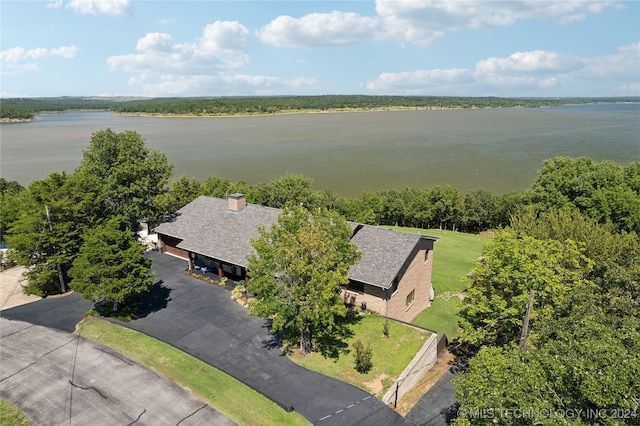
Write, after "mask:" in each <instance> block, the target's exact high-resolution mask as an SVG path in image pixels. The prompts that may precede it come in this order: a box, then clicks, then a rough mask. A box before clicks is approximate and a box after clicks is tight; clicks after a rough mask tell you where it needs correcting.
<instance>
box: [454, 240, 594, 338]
mask: <svg viewBox="0 0 640 426" xmlns="http://www.w3.org/2000/svg"><path fill="white" fill-rule="evenodd" d="M583 252H584V249H583V248H582V247H581V246H580V245H579V244H577V243H575V242H574V241H571V240H567V241H566V242H564V243H561V242H559V241H554V240H536V239H535V238H532V237H529V236H521V237H518V236H516V235H515V234H514V233H513V232H508V231H503V232H499V233H498V234H496V237H495V238H494V239H493V240H492V241H491V242H490V243H488V244H487V245H485V247H484V248H483V253H482V254H483V255H482V257H481V258H480V259H479V260H477V261H476V263H475V266H474V268H473V270H472V272H471V280H472V281H471V284H470V285H469V287H468V288H467V291H466V296H467V297H466V298H465V303H466V304H467V305H466V306H465V307H464V308H463V309H462V311H461V313H460V315H461V317H462V319H461V321H460V326H461V328H462V330H463V338H464V339H465V340H466V341H467V342H469V343H471V344H474V345H482V344H491V345H507V344H510V343H513V342H515V341H517V340H518V338H519V335H520V331H521V329H522V327H523V323H524V313H525V309H526V306H527V302H528V299H529V292H530V291H531V290H534V291H535V292H536V293H535V303H534V305H533V311H532V314H531V321H532V323H534V324H535V323H536V322H538V321H540V322H542V321H544V320H547V319H549V318H552V317H553V315H554V312H555V309H556V308H557V307H558V306H559V305H560V304H561V303H562V302H563V301H564V300H565V298H566V297H567V295H568V294H569V293H570V292H572V291H575V290H576V289H577V288H579V287H581V286H588V285H591V283H590V282H589V281H588V280H587V279H585V274H586V272H585V271H588V270H589V269H590V268H591V267H592V263H593V262H592V261H591V260H589V259H588V258H587V257H585V256H584V254H583Z"/></svg>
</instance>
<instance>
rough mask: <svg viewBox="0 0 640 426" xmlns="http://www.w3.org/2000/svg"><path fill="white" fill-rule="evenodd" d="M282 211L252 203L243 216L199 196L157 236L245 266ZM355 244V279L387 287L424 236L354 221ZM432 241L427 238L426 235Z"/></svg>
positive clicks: (163, 225) (161, 227) (218, 200)
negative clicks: (256, 242)
mask: <svg viewBox="0 0 640 426" xmlns="http://www.w3.org/2000/svg"><path fill="white" fill-rule="evenodd" d="M281 212H282V210H280V209H275V208H271V207H264V206H259V205H256V204H249V203H247V205H246V207H245V208H243V209H242V210H240V211H239V212H232V211H229V209H228V204H227V200H225V199H221V198H212V197H207V196H204V195H203V196H200V197H198V198H196V199H195V200H194V201H192V202H191V203H189V204H187V205H186V206H184V207H183V208H181V209H180V210H178V211H177V212H176V214H175V215H174V217H173V219H171V220H169V221H167V222H164V223H161V224H160V225H158V226H157V227H156V228H155V232H157V233H159V234H164V235H168V236H170V237H174V238H178V239H180V240H182V241H181V242H180V243H179V244H178V245H177V247H178V248H181V249H184V250H187V251H190V252H194V253H198V254H201V255H204V256H208V257H212V258H216V259H219V260H222V261H223V262H227V263H231V264H235V265H239V266H242V267H246V266H247V264H248V261H247V257H248V256H249V255H250V254H251V253H253V250H254V249H253V246H252V245H251V239H252V238H258V237H259V234H258V227H259V226H260V225H262V226H264V227H266V228H269V227H270V226H271V225H273V224H274V223H275V222H277V221H278V216H279V215H280V213H281ZM349 224H350V225H351V227H352V229H353V230H354V233H353V236H352V237H351V241H352V242H354V243H355V244H356V245H357V247H358V250H359V251H360V252H361V253H362V257H361V259H360V261H359V262H358V263H357V264H356V265H352V266H351V267H350V268H349V274H350V275H351V279H352V280H354V281H360V282H363V283H366V284H370V285H373V286H376V287H382V288H384V289H388V288H390V287H391V286H392V285H393V280H394V278H395V277H396V275H397V274H398V272H400V270H401V269H402V268H403V266H404V265H405V263H406V261H407V259H408V258H409V256H411V255H412V254H413V253H414V249H415V248H416V245H417V244H418V243H419V241H420V239H421V238H423V237H421V236H420V235H417V234H409V233H406V232H400V231H393V230H389V229H383V228H377V227H375V226H370V225H361V224H358V223H354V222H349ZM427 238H428V237H427Z"/></svg>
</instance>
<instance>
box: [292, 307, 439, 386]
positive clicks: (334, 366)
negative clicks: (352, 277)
mask: <svg viewBox="0 0 640 426" xmlns="http://www.w3.org/2000/svg"><path fill="white" fill-rule="evenodd" d="M384 321H385V318H383V317H380V316H378V315H373V314H369V315H361V316H359V317H358V319H357V320H356V321H351V322H350V324H349V327H350V329H351V331H352V336H350V337H349V338H347V339H346V340H345V343H347V345H348V346H347V347H345V348H344V349H345V350H343V351H342V352H341V353H339V355H338V356H337V357H331V356H323V355H322V354H321V353H320V352H312V353H311V354H309V355H302V354H300V352H299V351H297V350H294V351H292V353H291V354H290V358H291V359H292V360H293V361H294V362H296V363H297V364H299V365H301V366H303V367H305V368H308V369H309V370H313V371H317V372H318V373H321V374H324V375H327V376H331V377H335V378H337V379H340V380H342V381H345V382H348V383H351V384H353V385H355V386H358V387H360V388H362V389H365V390H367V391H369V392H371V393H373V394H375V395H376V396H377V397H379V398H381V397H382V396H383V395H384V393H385V392H386V391H387V389H388V388H389V387H390V386H391V385H392V384H393V383H394V382H395V380H396V379H397V378H398V376H399V375H400V373H402V371H403V370H404V369H405V367H406V366H407V365H408V364H409V362H411V360H412V359H413V357H414V356H415V355H416V353H417V352H418V350H420V348H421V347H422V346H423V345H424V343H425V342H426V340H427V339H428V338H429V336H430V335H431V334H430V333H428V332H426V331H422V330H418V329H416V328H412V327H409V326H406V325H403V324H399V323H396V322H393V321H389V337H385V336H384V334H383V324H384ZM358 339H359V340H361V341H362V343H364V345H365V347H366V346H367V344H369V345H371V348H372V349H373V356H372V363H373V368H372V369H371V371H369V372H368V373H366V374H361V373H358V372H357V371H356V370H355V358H354V356H353V353H354V349H353V343H354V342H355V341H356V340H358Z"/></svg>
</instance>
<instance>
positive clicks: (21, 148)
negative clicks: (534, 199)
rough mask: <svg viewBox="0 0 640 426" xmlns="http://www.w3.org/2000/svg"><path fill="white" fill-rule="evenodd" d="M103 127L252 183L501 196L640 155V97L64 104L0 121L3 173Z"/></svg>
mask: <svg viewBox="0 0 640 426" xmlns="http://www.w3.org/2000/svg"><path fill="white" fill-rule="evenodd" d="M108 127H109V128H111V129H113V130H115V131H123V130H135V131H137V132H138V133H140V134H141V135H142V136H143V137H144V138H145V140H146V143H147V145H148V146H149V147H150V148H152V149H156V150H160V151H162V152H164V153H165V154H166V155H167V157H168V158H169V161H170V162H171V163H172V164H173V165H174V167H175V175H176V176H177V177H180V176H187V177H196V178H202V179H204V178H206V177H208V176H211V175H215V176H218V177H222V178H228V179H232V180H245V181H247V182H249V183H258V182H265V181H267V180H269V179H272V178H274V177H278V176H281V175H283V174H284V173H286V172H294V173H302V174H304V175H306V176H310V177H312V178H313V179H314V182H315V183H314V186H315V187H316V188H317V189H322V188H327V187H328V188H331V189H333V190H334V191H335V192H337V193H338V194H340V195H344V196H357V195H359V194H361V193H362V192H363V191H375V190H380V189H390V188H397V189H402V188H405V187H407V186H414V187H421V188H423V187H426V186H434V185H442V184H451V185H453V186H454V187H456V188H458V189H460V190H461V191H464V192H467V191H470V190H475V189H486V190H488V191H491V192H494V193H496V194H498V193H504V192H508V191H521V190H523V189H526V188H529V187H530V186H531V183H532V181H533V180H534V179H535V176H536V171H537V170H539V169H540V168H541V166H542V161H543V160H545V159H549V158H553V157H555V156H558V155H565V156H572V157H577V156H588V157H591V158H593V159H594V160H597V161H601V160H605V159H607V160H612V161H615V162H618V163H620V164H626V163H627V162H630V161H640V104H597V105H577V106H564V107H557V108H545V109H482V110H444V111H385V112H353V113H317V114H297V115H275V116H262V117H214V118H155V117H123V116H117V115H112V114H110V113H108V112H68V113H63V114H41V115H38V117H37V120H35V121H33V122H29V123H8V124H2V125H1V127H0V138H1V139H0V141H1V147H0V149H1V150H0V155H1V158H0V176H1V177H4V178H5V179H7V180H17V181H18V182H20V183H22V184H28V183H29V182H30V181H31V180H34V179H41V178H44V177H46V176H47V175H48V174H49V173H51V172H54V171H62V170H66V171H68V172H72V171H73V170H74V169H75V168H76V167H77V166H78V165H79V163H80V160H81V158H82V152H83V150H84V149H86V148H87V146H88V144H89V141H90V138H91V134H92V133H93V132H96V131H98V130H102V129H105V128H108Z"/></svg>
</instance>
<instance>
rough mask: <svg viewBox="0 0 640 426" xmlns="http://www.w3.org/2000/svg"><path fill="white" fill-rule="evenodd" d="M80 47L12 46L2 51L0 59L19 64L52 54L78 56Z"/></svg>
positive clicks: (66, 56)
mask: <svg viewBox="0 0 640 426" xmlns="http://www.w3.org/2000/svg"><path fill="white" fill-rule="evenodd" d="M79 51H80V49H78V48H77V47H75V46H61V47H57V48H54V49H45V48H43V47H36V48H34V49H25V48H24V47H12V48H9V49H6V50H3V51H1V52H0V60H1V61H2V63H3V64H18V63H21V62H24V61H29V60H38V59H42V58H47V57H50V56H59V57H61V58H65V59H73V58H75V57H76V55H77V54H78V52H79Z"/></svg>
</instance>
